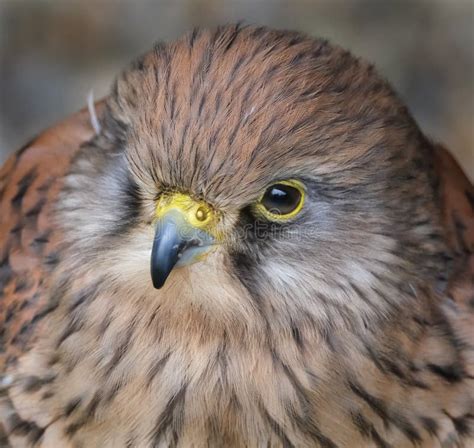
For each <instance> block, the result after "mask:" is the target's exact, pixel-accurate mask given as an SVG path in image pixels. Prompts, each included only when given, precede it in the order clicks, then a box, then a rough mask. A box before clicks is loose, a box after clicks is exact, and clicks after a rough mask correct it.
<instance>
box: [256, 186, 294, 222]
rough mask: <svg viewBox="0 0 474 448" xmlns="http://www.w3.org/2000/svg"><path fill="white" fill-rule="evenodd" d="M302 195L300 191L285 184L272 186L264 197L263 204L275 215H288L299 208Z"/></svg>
mask: <svg viewBox="0 0 474 448" xmlns="http://www.w3.org/2000/svg"><path fill="white" fill-rule="evenodd" d="M300 201H301V193H300V192H299V190H298V189H296V188H294V187H291V186H290V185H285V184H275V185H272V186H271V187H270V188H269V189H268V190H267V191H266V192H265V194H264V195H263V198H262V204H263V205H264V207H265V208H266V209H267V210H268V211H269V212H271V213H274V214H275V215H287V214H288V213H291V212H292V211H293V210H295V208H296V207H298V205H299V203H300Z"/></svg>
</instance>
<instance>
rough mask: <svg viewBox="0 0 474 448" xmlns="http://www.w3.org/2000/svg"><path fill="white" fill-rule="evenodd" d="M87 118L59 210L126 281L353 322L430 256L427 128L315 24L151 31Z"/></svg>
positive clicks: (84, 247) (89, 257)
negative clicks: (97, 118) (89, 124)
mask: <svg viewBox="0 0 474 448" xmlns="http://www.w3.org/2000/svg"><path fill="white" fill-rule="evenodd" d="M101 124H102V131H101V132H100V134H99V135H98V136H96V137H95V138H94V139H93V140H92V141H91V142H90V143H89V144H88V145H86V146H85V147H84V148H83V150H82V151H81V153H80V154H79V155H78V157H77V159H76V161H75V163H74V166H73V168H72V170H71V174H70V175H69V177H68V179H67V180H66V191H67V198H66V197H65V201H64V202H65V204H66V207H65V208H64V210H63V212H62V220H63V223H64V227H65V229H66V232H69V235H70V238H71V241H74V244H73V247H74V248H75V253H76V254H80V255H79V258H80V259H81V260H82V265H83V266H85V267H86V268H87V267H88V269H89V270H93V269H96V268H92V266H99V264H98V263H96V265H93V260H100V262H101V266H107V267H106V268H105V270H106V271H107V272H108V274H107V275H109V276H110V277H113V278H114V282H115V283H114V284H116V285H117V284H120V285H122V287H123V288H126V289H127V291H131V292H130V293H132V292H133V294H135V293H137V291H138V292H140V293H141V292H143V294H145V293H144V292H145V291H146V294H147V297H150V298H151V299H150V300H157V301H159V300H161V298H164V297H168V296H170V295H171V292H170V291H172V290H174V291H175V293H174V294H173V296H174V299H173V301H174V303H175V306H178V305H177V302H179V301H180V300H183V301H184V300H185V299H184V298H183V299H182V297H187V296H190V297H192V302H193V303H200V301H201V302H204V301H206V306H207V307H208V308H209V309H210V310H211V311H210V312H212V310H213V309H217V308H219V307H226V306H228V307H238V306H242V303H243V302H245V301H246V300H247V299H248V298H250V299H248V300H251V301H252V302H253V305H252V306H254V307H257V308H259V307H260V310H262V309H264V310H265V311H263V312H264V313H267V314H268V313H273V315H278V316H287V317H288V316H289V317H290V318H291V319H298V318H303V317H304V316H311V318H312V319H316V320H317V319H320V320H324V321H325V322H336V321H337V322H339V321H340V322H343V324H344V325H349V326H351V325H356V324H358V323H361V325H363V324H364V323H365V324H367V321H368V320H370V319H371V318H374V317H380V318H383V317H386V316H388V315H390V313H392V312H395V311H396V310H397V309H399V308H400V307H403V306H405V305H406V304H407V303H409V300H413V295H414V292H413V291H415V289H416V288H415V287H414V285H416V284H418V282H420V281H426V279H431V278H432V277H434V276H435V274H436V266H437V265H436V263H437V261H436V254H437V253H438V252H440V246H439V244H440V243H439V241H438V239H437V238H436V231H437V223H436V219H434V218H433V216H435V212H434V209H433V205H432V202H433V194H434V193H433V189H432V181H431V178H430V176H431V167H430V166H429V164H428V162H427V160H428V159H429V158H428V157H427V154H429V151H430V150H431V149H430V148H431V146H430V143H429V142H428V141H427V140H426V139H425V138H424V136H423V135H422V134H421V132H420V131H419V130H418V128H417V126H416V124H415V123H414V121H413V120H412V118H411V117H410V115H409V114H408V112H407V110H406V108H405V107H404V106H403V104H402V103H401V102H400V101H399V99H398V98H397V96H396V95H395V94H394V92H393V91H392V89H391V88H390V87H389V86H388V84H387V83H386V82H385V81H384V80H383V79H381V78H380V77H379V76H378V75H377V73H376V72H375V70H374V69H373V67H372V66H371V65H369V64H367V63H365V62H363V61H361V60H359V59H356V58H354V57H353V56H352V55H351V54H349V53H348V52H346V51H344V50H342V49H340V48H338V47H334V46H331V45H330V44H328V43H327V42H326V41H324V40H318V39H312V38H309V37H307V36H304V35H301V34H298V33H292V32H286V31H273V30H269V29H267V28H255V27H240V26H226V27H222V28H218V29H216V30H203V31H199V30H197V31H195V32H193V33H192V34H190V35H187V36H185V37H184V38H182V39H179V40H177V41H175V42H172V43H169V44H157V45H156V46H155V47H154V48H153V49H152V50H151V51H150V52H148V53H146V54H145V55H144V56H142V57H140V58H139V59H137V60H136V61H135V62H134V63H133V64H132V65H131V66H130V67H129V68H128V69H126V70H125V71H124V72H123V73H122V74H121V75H120V76H119V77H118V79H117V80H116V82H115V84H114V87H113V89H112V92H111V95H110V97H109V98H108V99H107V104H106V111H105V113H104V115H103V117H102V118H101ZM85 191H87V192H88V193H85ZM229 290H232V291H234V292H233V293H231V294H227V293H226V291H229ZM186 291H187V292H186ZM211 291H212V294H211ZM230 296H232V297H234V299H231V298H229V297H230ZM163 300H164V299H163ZM200 305H202V303H200ZM180 306H182V304H181V305H180Z"/></svg>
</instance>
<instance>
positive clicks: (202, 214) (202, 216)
mask: <svg viewBox="0 0 474 448" xmlns="http://www.w3.org/2000/svg"><path fill="white" fill-rule="evenodd" d="M196 219H197V220H198V221H201V222H203V221H205V220H206V219H207V210H206V209H205V208H204V207H199V208H198V209H197V210H196Z"/></svg>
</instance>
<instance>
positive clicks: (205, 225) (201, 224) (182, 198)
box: [155, 193, 218, 235]
mask: <svg viewBox="0 0 474 448" xmlns="http://www.w3.org/2000/svg"><path fill="white" fill-rule="evenodd" d="M171 210H177V211H179V212H181V214H182V216H183V217H184V218H185V220H186V221H187V222H188V224H190V225H191V226H193V227H196V228H198V229H201V230H206V231H207V232H209V233H210V234H211V235H214V234H215V231H216V226H217V221H218V218H217V214H216V212H215V211H214V210H213V209H212V207H211V206H210V205H209V204H207V203H206V202H204V201H200V200H195V199H193V198H191V196H189V195H187V194H183V193H171V194H166V193H165V194H163V195H162V196H161V197H160V198H159V200H158V202H157V204H156V210H155V216H156V218H161V217H163V216H165V215H166V213H168V212H169V211H171Z"/></svg>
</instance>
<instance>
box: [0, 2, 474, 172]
mask: <svg viewBox="0 0 474 448" xmlns="http://www.w3.org/2000/svg"><path fill="white" fill-rule="evenodd" d="M234 21H243V22H244V23H250V24H253V23H255V24H266V25H271V26H274V27H278V28H291V29H297V30H300V31H304V32H307V33H309V34H311V35H313V36H323V37H327V38H329V39H331V40H332V41H333V42H335V43H338V44H340V45H342V46H344V47H346V48H348V49H350V50H352V51H353V52H354V53H355V54H357V55H359V56H363V57H365V58H367V59H369V60H371V61H372V62H374V63H375V64H376V65H377V67H378V68H379V71H380V72H381V73H382V74H383V75H384V76H385V77H386V78H388V79H389V80H390V81H391V83H392V84H393V85H394V86H395V88H396V89H397V91H398V92H399V94H400V95H401V97H402V98H403V99H404V100H405V102H406V103H407V104H408V106H409V107H410V109H411V111H412V113H413V115H414V116H415V118H416V119H417V121H418V122H419V124H420V126H421V128H422V129H423V130H424V131H425V133H427V134H428V135H430V136H431V137H433V138H434V139H436V140H439V141H441V142H443V143H445V144H446V145H448V146H449V147H450V148H451V150H452V151H453V152H454V154H455V155H456V157H457V159H458V160H459V161H460V162H461V164H462V165H463V167H464V169H465V170H466V171H467V172H468V174H469V176H470V177H471V179H473V178H474V122H473V120H474V89H473V84H474V51H473V49H474V0H405V1H403V0H312V1H310V0H233V1H224V0H161V1H159V0H154V1H151V0H135V1H133V0H127V1H125V0H0V163H1V162H2V161H3V160H4V159H5V158H6V156H7V155H8V153H9V152H11V151H13V150H15V149H17V148H18V147H20V146H21V145H22V144H23V143H25V142H26V141H27V140H28V139H30V138H31V137H32V136H33V135H34V134H36V133H38V132H39V131H40V130H41V129H43V128H44V127H46V126H48V125H50V124H52V123H54V122H55V121H56V120H59V119H61V118H62V117H64V116H65V115H67V114H70V113H72V112H74V111H76V110H77V109H80V108H82V107H83V106H84V105H85V103H86V97H87V94H88V92H89V91H90V90H93V91H94V93H95V97H96V98H100V97H101V96H103V95H105V94H106V93H107V91H108V88H109V85H110V84H111V82H112V80H113V78H114V76H115V74H116V73H117V72H118V71H119V70H121V69H122V68H123V67H124V65H126V64H127V63H128V62H129V61H130V60H131V59H132V58H134V57H135V56H137V55H138V54H140V53H142V52H144V51H146V50H147V49H148V48H150V47H151V45H152V43H153V42H154V41H156V40H170V39H173V38H175V37H177V36H179V35H180V34H182V33H183V32H186V31H188V30H190V29H191V28H192V27H194V26H208V25H216V24H222V23H227V22H234Z"/></svg>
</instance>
